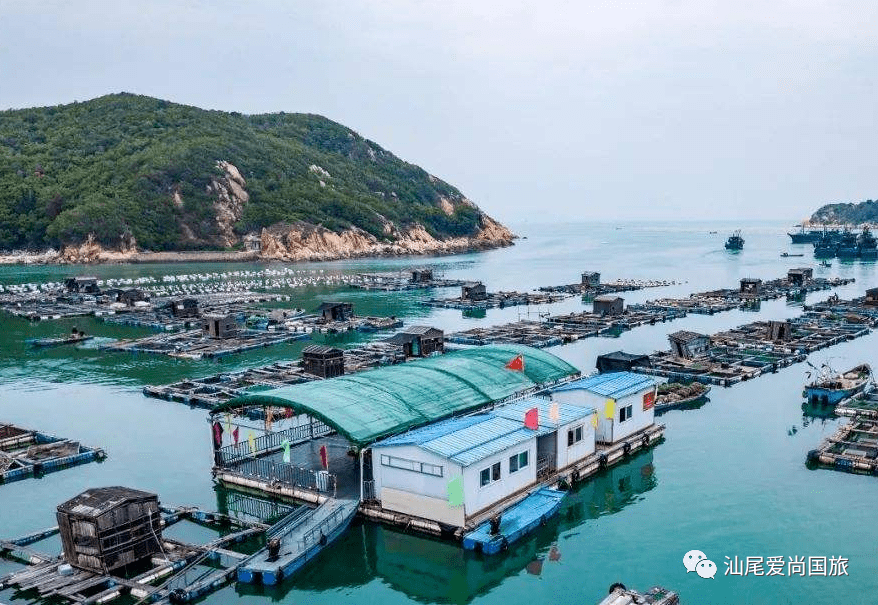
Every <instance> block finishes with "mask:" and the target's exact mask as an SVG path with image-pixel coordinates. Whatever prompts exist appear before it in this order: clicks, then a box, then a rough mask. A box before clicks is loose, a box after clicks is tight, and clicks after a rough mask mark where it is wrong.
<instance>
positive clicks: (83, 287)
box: [64, 276, 101, 294]
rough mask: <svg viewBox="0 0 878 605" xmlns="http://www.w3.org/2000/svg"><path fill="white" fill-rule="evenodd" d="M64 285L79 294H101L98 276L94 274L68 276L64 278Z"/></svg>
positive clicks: (69, 290)
mask: <svg viewBox="0 0 878 605" xmlns="http://www.w3.org/2000/svg"><path fill="white" fill-rule="evenodd" d="M64 287H65V288H66V289H67V291H68V292H76V293H78V294H99V293H100V291H101V289H100V288H99V287H98V278H97V277H92V276H80V277H68V278H67V279H65V280H64Z"/></svg>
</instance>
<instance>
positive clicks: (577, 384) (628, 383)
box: [552, 372, 656, 399]
mask: <svg viewBox="0 0 878 605" xmlns="http://www.w3.org/2000/svg"><path fill="white" fill-rule="evenodd" d="M655 384H656V382H655V380H654V379H652V378H650V377H649V376H644V375H643V374H635V373H634V372H608V373H606V374H597V375H596V376H589V377H588V378H582V379H580V380H575V381H573V382H568V383H567V384H565V385H563V386H560V387H558V388H556V389H552V391H553V392H561V391H589V392H591V393H596V394H597V395H601V396H602V397H612V398H613V399H618V398H620V397H625V396H627V395H632V394H634V393H637V392H638V391H643V390H645V389H648V388H650V387H654V386H655Z"/></svg>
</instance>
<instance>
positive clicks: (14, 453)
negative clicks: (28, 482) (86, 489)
mask: <svg viewBox="0 0 878 605" xmlns="http://www.w3.org/2000/svg"><path fill="white" fill-rule="evenodd" d="M104 458H106V453H105V452H104V450H102V449H100V448H92V447H86V446H83V445H81V444H80V443H79V442H77V441H70V440H68V439H63V438H61V437H56V436H54V435H47V434H45V433H41V432H39V431H32V430H28V429H24V428H21V427H18V426H14V425H11V424H0V484H3V483H11V482H12V481H18V480H20V479H26V478H28V477H37V476H40V475H42V474H44V473H51V472H55V471H60V470H63V469H66V468H70V467H72V466H76V465H79V464H85V463H87V462H92V461H95V460H103V459H104Z"/></svg>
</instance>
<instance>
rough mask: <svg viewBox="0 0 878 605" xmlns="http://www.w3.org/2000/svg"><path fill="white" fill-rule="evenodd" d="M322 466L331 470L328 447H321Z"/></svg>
mask: <svg viewBox="0 0 878 605" xmlns="http://www.w3.org/2000/svg"><path fill="white" fill-rule="evenodd" d="M320 464H322V465H323V468H324V469H326V470H329V454H328V453H327V451H326V446H325V445H321V446H320Z"/></svg>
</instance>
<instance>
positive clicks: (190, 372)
mask: <svg viewBox="0 0 878 605" xmlns="http://www.w3.org/2000/svg"><path fill="white" fill-rule="evenodd" d="M515 227H516V228H517V231H518V232H519V233H520V234H521V235H524V236H527V239H522V240H519V242H518V243H517V245H516V246H514V247H512V248H509V249H505V250H495V251H491V252H487V253H483V254H470V255H460V256H453V257H442V258H430V259H425V258H415V259H411V258H406V259H382V260H362V261H350V262H335V263H320V264H314V265H302V267H306V268H308V269H314V270H323V271H327V272H360V271H382V270H398V269H404V268H407V267H409V266H421V265H431V266H433V267H434V268H435V269H438V270H441V271H442V272H444V274H445V275H446V276H447V277H465V278H468V279H470V278H471V279H481V280H483V281H484V282H485V283H486V284H487V286H488V289H489V290H501V289H502V290H512V289H516V290H524V289H529V288H535V287H538V286H542V285H554V284H562V283H572V282H575V281H578V276H579V274H580V272H581V271H583V270H587V269H589V270H598V271H600V272H601V273H602V276H603V278H604V279H605V280H612V279H616V278H641V279H673V280H676V281H678V282H681V283H679V284H678V285H674V286H669V287H665V288H658V289H649V290H643V291H639V292H630V293H626V294H625V295H624V296H625V299H626V303H628V302H639V301H644V300H646V299H648V298H657V297H661V296H670V295H687V294H689V293H691V292H695V291H702V290H707V289H713V288H719V287H730V286H732V285H734V284H736V283H737V281H738V280H739V279H740V278H741V277H744V276H755V277H761V278H763V279H770V278H774V277H778V276H781V275H783V274H785V273H786V270H787V269H788V268H790V267H795V266H814V267H815V275H818V276H835V275H840V276H850V277H855V278H856V280H857V281H856V283H854V284H852V285H851V286H847V287H844V288H841V289H839V290H838V292H839V294H840V295H841V296H842V297H851V296H856V295H860V294H861V293H862V292H863V291H864V290H865V288H866V287H871V286H874V285H876V284H878V272H876V269H878V267H876V265H875V264H874V263H871V264H868V263H857V262H854V263H847V264H840V263H839V262H838V261H834V263H833V266H832V267H831V268H829V269H825V268H822V267H819V266H817V264H816V263H815V262H814V260H813V259H812V258H811V256H810V253H809V252H810V248H809V247H807V246H792V245H790V244H789V238H788V237H787V236H786V235H785V230H786V228H787V225H786V224H783V223H764V222H761V223H757V222H754V223H748V224H724V223H683V224H673V223H666V224H634V223H621V224H572V225H520V226H515ZM735 228H742V229H743V235H744V238H745V239H746V245H745V249H744V250H743V251H742V252H741V253H738V254H734V253H729V252H727V251H726V250H725V249H724V248H723V243H724V241H725V238H726V237H727V236H728V234H729V233H730V232H731V230H733V229H735ZM713 230H716V231H718V233H716V234H711V233H710V231H713ZM782 251H790V252H805V253H806V256H805V257H803V258H781V257H780V252H782ZM239 268H252V266H244V265H220V264H211V265H200V266H199V265H136V266H100V267H88V268H81V269H76V270H74V269H71V268H69V267H19V266H15V267H0V283H18V282H33V281H44V280H49V279H57V278H58V277H61V276H64V275H67V274H69V273H71V272H72V271H81V272H87V273H96V274H98V275H100V276H106V277H109V276H112V277H118V276H137V275H145V274H152V275H162V274H166V273H191V272H207V271H210V272H213V271H224V270H230V269H239ZM453 292H454V290H448V291H434V292H404V293H365V292H360V291H352V290H346V289H339V288H321V287H313V288H308V289H305V290H301V291H292V292H291V294H292V295H293V300H292V301H291V304H292V305H295V306H301V307H306V308H313V307H314V306H316V304H317V303H318V302H319V301H320V300H324V299H327V298H344V299H346V300H351V301H353V302H354V304H355V308H356V310H357V311H358V312H359V313H363V314H365V313H376V314H378V313H380V314H388V315H390V314H394V315H400V316H403V317H404V318H405V319H406V320H407V321H408V322H417V323H430V324H434V325H437V326H439V327H441V328H443V329H445V330H446V331H452V330H456V329H461V328H469V327H474V326H477V325H490V324H496V323H503V322H506V321H510V320H515V319H517V318H518V317H520V316H521V317H525V316H527V315H528V313H530V316H531V317H533V318H536V317H537V314H538V313H540V312H545V311H552V312H561V311H574V310H581V309H583V308H587V305H584V304H583V302H582V301H581V300H580V299H578V298H573V299H569V300H566V301H564V302H561V303H558V304H555V305H550V306H540V307H539V308H530V309H528V308H525V307H517V308H510V309H497V310H489V311H488V312H487V314H486V317H485V318H483V319H472V318H467V317H464V316H463V314H462V313H461V312H460V311H454V310H446V309H427V308H425V307H422V306H420V305H418V301H419V300H420V299H422V298H424V297H429V296H448V295H452V293H453ZM828 294H829V293H828V292H822V293H815V294H812V295H811V296H810V297H809V300H811V301H813V300H820V299H822V298H825V297H826V296H828ZM799 312H800V308H799V307H795V306H789V305H787V303H786V302H785V301H784V300H778V301H770V302H764V303H762V305H761V309H760V310H759V311H758V312H742V311H735V312H730V313H722V314H718V315H714V316H709V317H708V316H690V317H688V318H685V319H683V320H679V321H676V322H673V323H668V324H660V325H656V326H645V327H641V328H637V329H635V330H633V331H631V332H627V333H624V334H623V335H622V336H621V337H619V338H596V339H587V340H584V341H581V342H579V343H576V344H574V345H568V346H565V347H556V348H554V349H550V351H552V352H554V353H556V354H558V355H560V356H561V357H563V358H565V359H566V360H568V361H570V362H571V363H573V364H575V365H577V366H578V367H580V368H581V369H583V370H584V371H591V370H592V369H593V368H594V361H595V357H596V356H597V355H598V354H600V353H602V352H607V351H613V350H616V349H623V350H626V351H630V352H649V351H652V350H654V349H657V348H666V346H667V340H666V336H667V334H668V332H671V331H675V330H679V329H691V330H697V331H707V332H713V331H717V330H720V329H725V328H729V327H733V326H735V325H739V324H741V323H745V322H748V321H752V320H754V319H757V318H763V319H768V318H779V317H788V316H794V315H796V314H798V313H799ZM0 322H2V323H0V325H2V330H0V420H4V421H12V422H15V423H19V424H21V425H24V426H29V427H34V428H38V429H41V430H44V431H48V432H54V433H57V434H60V435H63V436H65V437H69V438H74V439H79V440H81V441H82V442H83V443H86V444H90V445H96V446H100V447H103V448H105V449H106V450H107V452H108V455H109V457H108V459H107V460H106V461H105V462H104V463H102V464H89V465H85V466H80V467H77V468H74V469H70V470H66V471H63V472H59V473H54V474H50V475H48V476H46V477H44V478H42V479H38V480H27V481H21V482H18V483H13V484H10V485H4V486H0V537H11V536H16V535H19V534H23V533H27V532H29V531H33V530H36V529H40V528H43V527H46V526H49V525H52V524H53V523H54V508H55V506H56V505H57V504H58V503H59V502H61V501H63V500H65V499H67V498H69V497H71V496H73V495H75V494H76V493H78V492H80V491H82V490H83V489H85V488H87V487H90V486H97V485H116V484H121V485H129V486H132V487H137V488H141V489H146V490H152V491H156V492H158V493H159V494H160V497H161V499H162V501H163V502H164V503H167V504H191V505H197V506H201V507H203V508H206V509H216V507H217V506H218V505H219V503H218V498H220V499H221V498H222V496H221V495H218V494H217V492H216V491H215V490H214V488H213V485H212V482H211V476H210V466H211V456H210V441H209V440H210V433H209V430H208V425H207V422H206V414H205V412H204V411H202V410H193V409H189V408H187V407H185V406H183V405H181V404H177V403H170V402H164V401H158V400H154V399H147V398H145V397H144V396H143V395H142V394H141V393H140V389H141V387H142V386H143V385H145V384H161V383H165V382H170V381H173V380H177V379H180V378H183V377H187V376H200V375H205V374H211V373H216V372H218V371H220V370H223V369H235V368H240V367H247V366H252V365H257V364H262V363H269V362H271V361H276V360H278V359H283V358H287V357H295V356H296V355H297V354H298V352H299V351H300V350H301V348H302V346H304V344H307V343H301V342H300V343H292V344H289V345H281V346H278V347H274V348H269V349H262V350H258V351H254V352H251V353H247V354H244V355H239V356H233V357H229V358H227V359H224V360H222V361H184V360H171V359H167V358H164V357H157V356H150V355H139V356H132V355H129V354H108V353H102V352H99V351H97V350H96V349H95V348H93V347H90V346H88V345H85V346H82V347H79V348H64V347H62V348H58V349H53V350H49V351H34V350H31V349H28V348H27V347H26V346H25V345H24V342H23V341H24V339H25V338H30V337H34V336H42V335H48V334H54V333H58V332H62V331H66V330H69V328H70V326H72V325H77V326H79V327H84V328H85V329H86V330H87V331H89V332H91V333H94V334H97V335H100V336H106V337H114V338H118V337H123V336H132V335H137V334H146V333H149V332H148V331H147V330H138V329H132V328H121V327H115V326H110V325H106V324H103V323H100V322H99V321H97V320H95V319H87V320H84V319H76V320H63V321H59V322H44V323H41V324H29V323H28V322H26V321H23V320H18V319H11V318H9V317H5V316H4V317H2V319H0ZM351 338H352V337H346V339H347V340H350V339H351ZM353 338H354V339H355V338H357V337H353ZM876 344H878V335H870V336H868V337H866V338H863V339H860V340H856V341H853V342H850V343H846V344H843V345H840V346H837V347H833V348H831V349H827V350H823V351H820V352H818V353H815V354H814V355H812V361H814V362H823V361H827V360H830V361H831V363H832V365H833V366H835V367H836V368H846V367H850V366H853V365H855V364H857V363H860V362H864V361H865V362H869V363H872V364H873V365H875V364H876V363H878V348H876ZM804 372H805V366H804V364H799V365H795V366H792V367H790V368H787V369H784V370H781V371H779V372H778V373H777V374H773V375H768V376H765V377H762V378H759V379H757V380H754V381H750V382H745V383H742V384H740V385H738V386H735V387H732V388H729V389H720V388H714V390H713V391H712V393H711V396H710V401H709V402H708V403H707V404H706V405H704V406H703V407H701V408H699V409H694V410H686V411H672V412H670V413H668V414H665V415H664V416H662V417H661V421H662V422H663V423H664V424H666V426H667V431H666V440H665V442H664V443H663V444H661V445H659V446H658V447H656V448H655V449H653V450H651V451H650V452H648V453H646V454H643V455H641V456H638V457H635V458H633V459H632V460H631V461H629V462H628V463H626V464H625V465H622V466H619V467H616V468H614V469H611V470H610V471H608V472H607V473H606V474H604V475H601V476H598V477H596V478H594V479H592V480H589V481H586V482H585V483H583V484H582V485H581V486H580V487H578V489H577V490H576V491H575V493H573V494H572V495H571V496H570V497H569V498H568V499H567V501H566V503H565V505H564V508H563V509H562V513H561V515H560V516H559V518H558V520H557V521H556V522H554V523H551V524H549V525H548V526H547V527H545V528H542V529H540V531H539V532H538V533H537V534H535V535H534V536H532V537H531V538H529V539H527V540H525V541H523V542H522V543H520V544H518V545H515V546H514V547H512V548H511V549H510V551H509V552H508V553H507V554H506V555H503V556H500V557H497V558H489V559H483V558H481V557H479V556H472V555H470V554H464V552H463V551H462V550H461V549H460V548H459V547H458V546H457V545H454V544H451V543H447V542H441V541H437V540H432V539H428V538H424V537H420V536H416V535H407V534H405V533H403V532H400V531H397V530H394V529H388V528H385V527H381V526H377V525H373V524H370V523H360V522H358V521H357V522H355V523H354V525H353V526H352V528H351V530H350V531H349V532H348V533H347V534H346V535H345V536H344V537H343V538H342V539H341V540H340V541H338V542H337V543H335V544H333V545H332V546H331V547H329V548H328V549H327V550H326V551H325V552H324V553H322V554H321V555H320V556H319V557H318V558H317V559H315V560H314V561H313V562H311V563H309V564H308V565H307V566H306V567H305V568H304V569H303V570H302V572H301V573H300V574H299V575H298V576H297V577H295V578H293V579H292V580H290V581H288V582H286V583H285V584H283V585H282V586H281V587H279V588H278V589H274V590H269V589H261V588H259V589H257V588H253V587H233V586H230V587H227V588H225V589H223V590H221V591H219V592H217V593H215V594H213V595H211V596H209V597H208V598H207V599H206V601H207V602H208V603H211V604H213V603H217V604H226V603H238V602H241V603H246V604H247V605H250V604H253V605H257V604H259V603H265V602H267V601H268V600H269V599H270V600H272V601H280V602H284V603H309V604H312V603H313V604H324V603H325V604H330V603H332V604H335V603H339V602H356V603H358V604H368V603H381V604H395V603H411V602H419V603H455V604H457V603H478V604H485V605H496V604H502V605H517V604H530V603H535V602H539V603H559V604H566V603H576V604H589V603H596V602H597V601H599V600H600V599H601V598H602V597H603V595H604V594H606V591H607V588H608V587H609V585H610V584H611V583H613V582H616V581H621V582H623V583H625V584H626V585H628V586H630V587H635V588H639V589H646V588H648V587H650V586H652V585H656V584H658V585H663V586H666V587H669V588H672V589H674V590H677V591H679V592H680V594H681V596H682V600H683V603H685V604H687V605H701V604H704V605H713V604H725V603H728V604H742V605H743V604H762V603H765V604H769V603H771V604H776V603H797V604H798V603H852V604H853V603H872V602H874V601H875V597H874V595H875V594H878V530H876V528H875V521H874V518H875V512H874V510H875V505H876V504H878V480H876V479H875V478H873V477H865V476H855V475H846V474H841V473H835V472H831V471H826V470H818V471H810V470H808V469H806V468H805V464H804V461H805V454H806V452H807V451H808V450H809V449H812V448H814V447H816V446H817V445H818V444H819V443H820V441H821V440H822V439H823V438H824V437H825V436H827V435H829V434H831V433H832V432H833V431H834V430H835V428H836V427H837V425H838V422H839V421H838V420H819V419H811V418H807V417H804V416H803V412H802V408H801V402H802V399H801V386H802V383H803V380H804ZM180 531H182V532H183V533H184V534H185V533H186V532H187V531H190V530H187V529H185V528H184V529H181V530H180ZM191 531H192V532H195V530H194V529H192V530H191ZM196 533H197V532H196ZM193 539H202V536H198V535H196V536H194V537H193ZM40 547H42V548H45V549H50V550H51V549H53V548H54V549H56V550H57V543H56V542H50V543H49V544H44V545H40ZM553 547H554V548H555V551H554V552H555V553H559V554H560V558H559V559H558V560H551V559H555V558H557V556H553V557H551V558H550V557H549V552H550V550H551V549H552V548H553ZM692 549H698V550H702V551H704V552H705V553H706V554H707V555H708V557H709V558H711V559H712V560H713V561H715V562H716V564H717V567H718V573H717V576H716V578H714V579H712V580H711V579H702V578H700V577H698V576H697V575H696V574H695V573H689V574H687V573H686V571H685V569H684V567H683V564H682V559H683V554H684V553H686V552H687V551H689V550H692ZM726 556H728V557H731V558H734V557H735V556H737V557H739V558H741V559H743V558H745V557H748V556H750V557H759V556H761V557H769V556H782V557H784V559H785V560H786V559H787V558H789V557H791V556H804V557H806V559H807V557H809V556H811V557H822V556H825V557H830V556H841V557H844V558H847V559H849V564H848V571H849V575H848V576H841V577H807V576H806V577H787V576H782V577H765V576H762V577H758V576H749V575H748V576H743V577H739V576H724V575H723V572H724V570H725V565H724V561H725V557H726ZM11 568H12V566H11V564H9V563H7V562H3V561H0V574H2V573H3V572H5V571H6V570H8V569H11ZM784 571H785V572H786V570H784ZM0 601H2V602H7V603H8V602H10V601H12V602H22V601H20V600H16V598H15V595H13V594H10V593H9V592H8V591H7V592H0Z"/></svg>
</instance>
